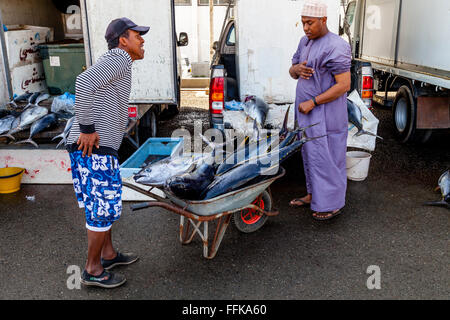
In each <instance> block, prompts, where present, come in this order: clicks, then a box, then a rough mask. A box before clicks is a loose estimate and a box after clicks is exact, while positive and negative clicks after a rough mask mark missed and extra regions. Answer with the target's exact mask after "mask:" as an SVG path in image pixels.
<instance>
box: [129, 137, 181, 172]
mask: <svg viewBox="0 0 450 320" xmlns="http://www.w3.org/2000/svg"><path fill="white" fill-rule="evenodd" d="M183 145H184V143H183V138H149V139H148V140H147V141H146V142H145V143H144V144H143V145H142V146H141V147H140V148H139V149H138V150H136V152H135V153H133V155H132V156H131V157H129V158H128V159H127V160H126V161H125V162H124V163H122V165H121V166H120V174H121V176H122V178H129V177H131V176H133V175H135V174H136V173H138V172H139V171H140V170H141V169H142V168H141V165H142V164H143V163H144V162H145V160H147V159H148V158H149V156H154V157H153V161H151V162H155V161H158V160H161V159H164V158H166V157H169V156H171V155H181V154H182V153H183Z"/></svg>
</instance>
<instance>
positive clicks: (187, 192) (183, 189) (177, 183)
mask: <svg viewBox="0 0 450 320" xmlns="http://www.w3.org/2000/svg"><path fill="white" fill-rule="evenodd" d="M214 171H215V168H214V165H212V164H209V163H207V162H204V163H202V164H200V165H199V166H198V167H197V168H196V169H195V170H194V171H193V172H190V173H183V174H181V175H176V176H174V177H171V178H169V179H168V180H167V182H166V188H168V189H169V190H170V191H172V192H173V194H175V195H176V196H177V197H179V198H181V199H186V200H201V194H202V192H203V191H204V190H205V189H206V188H207V187H208V185H209V184H211V182H212V181H213V180H214Z"/></svg>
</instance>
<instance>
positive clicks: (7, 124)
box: [0, 115, 16, 134]
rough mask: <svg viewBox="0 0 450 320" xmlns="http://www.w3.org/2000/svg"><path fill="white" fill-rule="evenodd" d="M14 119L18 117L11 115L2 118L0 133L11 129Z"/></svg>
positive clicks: (0, 120)
mask: <svg viewBox="0 0 450 320" xmlns="http://www.w3.org/2000/svg"><path fill="white" fill-rule="evenodd" d="M14 120H16V117H14V116H11V115H9V116H6V117H4V118H1V119H0V134H2V133H5V132H8V131H9V130H11V126H12V124H13V122H14Z"/></svg>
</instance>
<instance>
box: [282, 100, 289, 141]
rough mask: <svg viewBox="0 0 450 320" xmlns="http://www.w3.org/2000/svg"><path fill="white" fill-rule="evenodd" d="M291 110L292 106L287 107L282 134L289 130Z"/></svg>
mask: <svg viewBox="0 0 450 320" xmlns="http://www.w3.org/2000/svg"><path fill="white" fill-rule="evenodd" d="M289 110H291V106H289V107H288V108H287V111H286V114H285V115H284V121H283V127H282V128H281V130H280V135H283V134H286V133H287V132H288V128H287V125H288V121H289Z"/></svg>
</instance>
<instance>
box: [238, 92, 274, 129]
mask: <svg viewBox="0 0 450 320" xmlns="http://www.w3.org/2000/svg"><path fill="white" fill-rule="evenodd" d="M244 112H245V114H246V115H247V116H248V117H249V118H251V119H253V120H256V123H257V124H258V125H259V126H260V128H263V127H264V123H265V122H266V117H267V113H268V112H269V106H268V105H267V103H265V102H264V100H262V99H261V98H258V97H256V96H248V97H246V98H245V99H244Z"/></svg>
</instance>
